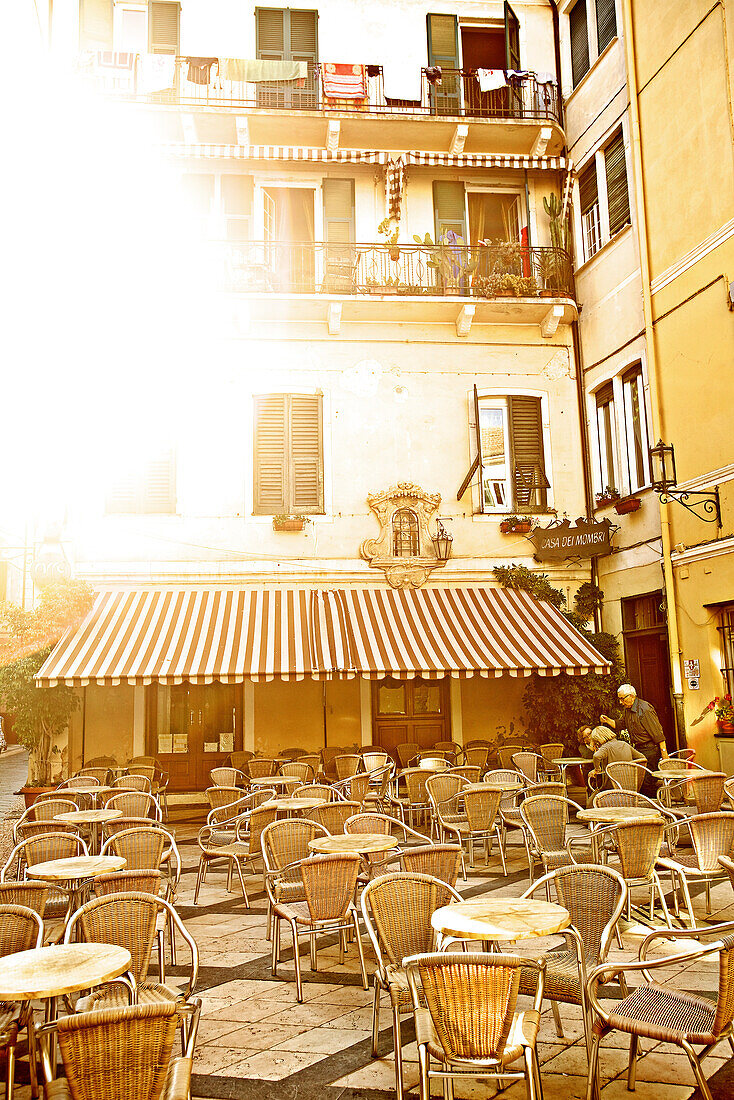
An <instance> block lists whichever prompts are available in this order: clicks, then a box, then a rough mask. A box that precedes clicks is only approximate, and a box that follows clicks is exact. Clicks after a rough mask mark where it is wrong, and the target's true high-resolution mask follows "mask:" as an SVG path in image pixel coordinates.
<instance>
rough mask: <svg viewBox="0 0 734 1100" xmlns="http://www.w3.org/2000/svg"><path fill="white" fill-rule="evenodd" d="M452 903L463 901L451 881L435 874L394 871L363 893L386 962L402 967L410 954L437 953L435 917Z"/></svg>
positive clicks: (363, 902)
mask: <svg viewBox="0 0 734 1100" xmlns="http://www.w3.org/2000/svg"><path fill="white" fill-rule="evenodd" d="M452 901H461V896H460V895H459V894H458V893H457V892H456V890H454V889H453V888H452V887H451V885H450V884H449V883H448V882H446V881H441V880H440V879H438V878H433V877H432V876H431V875H426V874H422V873H421V874H418V873H415V872H411V873H408V874H405V873H403V872H400V873H398V872H394V873H392V874H389V875H382V876H381V877H380V878H377V879H375V880H374V881H373V882H370V883H369V884H368V885H367V886H366V887H365V889H364V891H363V893H362V911H363V913H364V916H365V920H366V921H369V923H370V924H371V926H372V931H373V935H374V936H375V938H376V939H377V942H378V945H379V948H380V952H381V953H382V955H383V961H384V962H387V963H389V964H390V965H391V966H397V967H401V966H402V965H403V959H404V958H406V956H408V955H421V954H424V953H425V952H427V951H434V950H435V948H436V932H435V930H434V929H433V927H432V925H431V915H432V913H434V912H435V910H436V909H440V908H441V906H443V905H450V903H451V902H452Z"/></svg>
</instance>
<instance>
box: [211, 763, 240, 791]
mask: <svg viewBox="0 0 734 1100" xmlns="http://www.w3.org/2000/svg"><path fill="white" fill-rule="evenodd" d="M209 779H210V780H211V783H212V786H213V787H237V788H239V789H240V790H241V788H242V787H243V786H244V785H245V776H244V775H243V773H242V772H241V771H238V770H237V768H212V770H211V771H210V772H209Z"/></svg>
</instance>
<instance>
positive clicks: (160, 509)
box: [140, 451, 176, 514]
mask: <svg viewBox="0 0 734 1100" xmlns="http://www.w3.org/2000/svg"><path fill="white" fill-rule="evenodd" d="M140 510H141V511H142V512H147V513H158V514H161V513H171V512H175V511H176V463H175V459H174V455H173V452H172V451H167V452H166V453H164V454H161V455H158V456H157V457H156V458H154V459H151V461H150V462H148V464H147V465H146V468H145V474H144V484H143V486H142V500H141V508H140Z"/></svg>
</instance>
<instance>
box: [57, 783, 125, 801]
mask: <svg viewBox="0 0 734 1100" xmlns="http://www.w3.org/2000/svg"><path fill="white" fill-rule="evenodd" d="M134 790H135V788H134V787H110V786H107V785H100V786H99V787H73V786H71V785H69V786H67V787H60V788H59V797H60V798H63V797H64V792H65V791H71V792H72V793H73V794H88V795H91V797H92V798H93V799H94V802H95V804H96V803H97V801H98V800H99V799H100V798H103V797H106V796H107V795H113V794H129V793H131V792H132V791H134Z"/></svg>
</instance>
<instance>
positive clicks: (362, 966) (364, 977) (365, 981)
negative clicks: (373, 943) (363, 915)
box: [352, 909, 370, 989]
mask: <svg viewBox="0 0 734 1100" xmlns="http://www.w3.org/2000/svg"><path fill="white" fill-rule="evenodd" d="M352 920H353V922H354V938H355V939H356V941H357V954H358V955H359V965H360V969H361V971H362V988H363V989H369V987H370V983H369V978H368V977H367V967H366V966H365V961H364V951H363V949H362V937H361V936H360V934H359V917H358V916H357V911H356V909H355V911H354V912H353V913H352Z"/></svg>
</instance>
